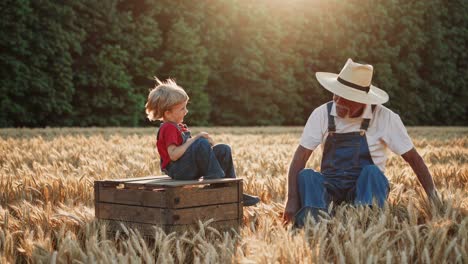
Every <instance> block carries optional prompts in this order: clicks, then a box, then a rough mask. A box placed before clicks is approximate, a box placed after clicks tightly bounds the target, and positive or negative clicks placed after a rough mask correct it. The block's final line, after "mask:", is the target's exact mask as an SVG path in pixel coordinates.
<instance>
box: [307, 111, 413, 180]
mask: <svg viewBox="0 0 468 264" xmlns="http://www.w3.org/2000/svg"><path fill="white" fill-rule="evenodd" d="M331 115H332V116H335V126H336V133H347V132H356V131H360V127H361V123H362V120H363V118H369V119H370V123H369V128H368V129H367V132H366V138H367V144H368V145H369V151H370V154H371V157H372V160H373V161H374V164H375V165H377V166H378V167H379V168H380V170H381V171H382V172H385V163H386V161H387V147H388V149H390V150H391V151H393V152H394V153H396V154H398V155H402V154H404V153H406V152H408V151H409V150H411V149H412V148H413V142H412V141H411V138H410V137H409V136H408V132H407V131H406V128H405V126H404V125H403V122H401V119H400V116H399V115H397V114H395V113H394V112H392V111H391V110H390V109H388V108H386V107H385V106H383V105H377V106H376V108H375V111H374V114H373V115H372V107H371V105H366V108H365V109H364V112H363V114H362V116H361V117H357V118H341V117H338V116H337V115H336V106H335V103H333V106H332V109H331ZM327 136H328V112H327V104H323V105H321V106H319V107H317V108H316V109H315V110H314V111H313V112H312V114H311V115H310V117H309V119H308V120H307V123H306V125H305V127H304V131H303V132H302V136H301V140H300V143H299V144H300V145H301V146H303V147H304V148H307V149H310V150H314V149H315V148H316V147H317V146H318V145H320V144H322V146H323V145H324V144H325V140H326V139H327Z"/></svg>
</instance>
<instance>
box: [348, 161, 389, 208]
mask: <svg viewBox="0 0 468 264" xmlns="http://www.w3.org/2000/svg"><path fill="white" fill-rule="evenodd" d="M389 191H390V185H389V183H388V180H387V177H385V175H384V174H383V173H382V171H380V169H379V167H377V166H376V165H368V166H365V167H364V168H363V169H362V171H361V174H360V175H359V178H358V180H357V183H356V198H355V200H354V204H356V205H372V200H373V199H376V200H377V203H378V205H379V206H380V207H383V205H384V203H385V200H386V199H387V197H388V193H389Z"/></svg>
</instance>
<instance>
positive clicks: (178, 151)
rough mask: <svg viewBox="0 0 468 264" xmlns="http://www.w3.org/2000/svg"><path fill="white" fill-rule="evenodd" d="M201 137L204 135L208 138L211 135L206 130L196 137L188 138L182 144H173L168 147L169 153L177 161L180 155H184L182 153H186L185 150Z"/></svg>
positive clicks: (172, 159)
mask: <svg viewBox="0 0 468 264" xmlns="http://www.w3.org/2000/svg"><path fill="white" fill-rule="evenodd" d="M200 137H204V138H207V139H208V138H209V135H208V133H206V132H200V133H199V134H197V135H196V136H195V137H193V138H189V139H187V141H185V143H184V144H182V145H180V146H176V145H175V144H172V145H170V146H169V147H167V153H168V154H169V157H170V158H171V161H176V160H178V159H179V158H180V157H182V155H184V153H185V151H187V149H188V148H189V147H190V145H192V143H193V142H194V141H195V140H197V139H199V138H200Z"/></svg>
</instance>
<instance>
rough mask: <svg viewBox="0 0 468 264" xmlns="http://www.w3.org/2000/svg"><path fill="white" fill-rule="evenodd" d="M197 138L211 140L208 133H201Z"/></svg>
mask: <svg viewBox="0 0 468 264" xmlns="http://www.w3.org/2000/svg"><path fill="white" fill-rule="evenodd" d="M195 137H196V138H201V137H204V138H206V139H209V138H210V134H208V133H206V132H200V133H198V134H197V135H196V136H195Z"/></svg>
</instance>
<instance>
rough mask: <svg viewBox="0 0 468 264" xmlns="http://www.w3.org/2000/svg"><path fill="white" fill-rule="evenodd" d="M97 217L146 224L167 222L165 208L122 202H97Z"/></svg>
mask: <svg viewBox="0 0 468 264" xmlns="http://www.w3.org/2000/svg"><path fill="white" fill-rule="evenodd" d="M96 206H97V207H98V210H99V218H100V219H106V220H118V221H130V222H135V223H146V224H155V225H157V224H161V225H162V224H167V222H168V220H167V217H166V216H167V213H166V212H165V209H161V208H154V207H142V206H131V205H123V204H111V203H98V204H97V205H96Z"/></svg>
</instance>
